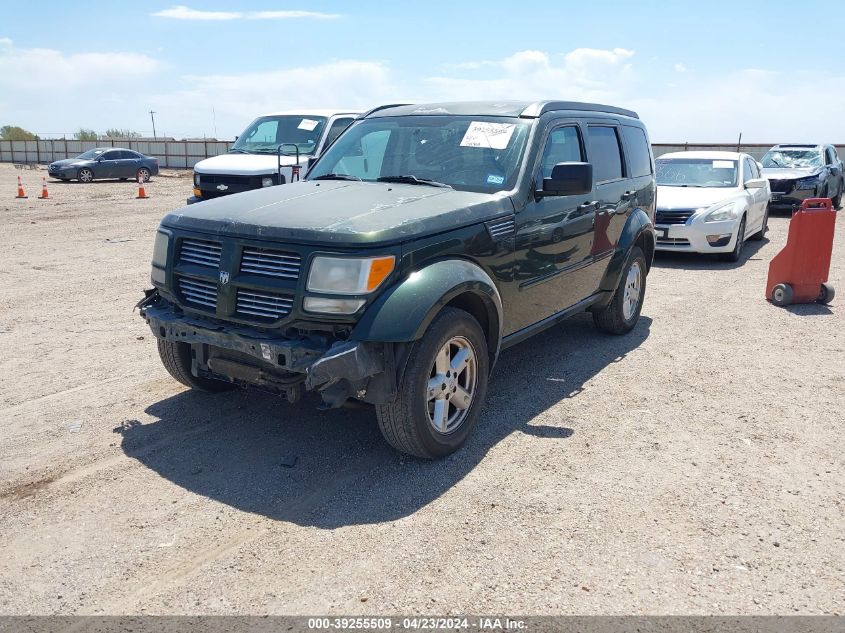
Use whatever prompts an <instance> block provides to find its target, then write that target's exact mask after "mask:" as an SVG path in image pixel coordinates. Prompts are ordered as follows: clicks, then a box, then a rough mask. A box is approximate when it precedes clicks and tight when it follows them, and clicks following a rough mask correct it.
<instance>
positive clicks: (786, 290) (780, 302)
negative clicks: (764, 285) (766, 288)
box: [772, 284, 793, 307]
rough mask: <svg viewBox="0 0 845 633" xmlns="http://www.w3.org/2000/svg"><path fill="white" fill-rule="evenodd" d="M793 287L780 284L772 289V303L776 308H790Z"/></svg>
mask: <svg viewBox="0 0 845 633" xmlns="http://www.w3.org/2000/svg"><path fill="white" fill-rule="evenodd" d="M792 297H793V293H792V286H790V285H789V284H778V285H777V286H775V287H774V288H772V303H774V304H775V305H776V306H781V307H783V306H788V305H789V304H790V303H792Z"/></svg>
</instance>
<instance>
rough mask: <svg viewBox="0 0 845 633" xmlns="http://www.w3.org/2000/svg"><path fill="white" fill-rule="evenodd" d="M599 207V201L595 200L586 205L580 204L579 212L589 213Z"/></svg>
mask: <svg viewBox="0 0 845 633" xmlns="http://www.w3.org/2000/svg"><path fill="white" fill-rule="evenodd" d="M597 206H599V201H598V200H593V201H591V202H585V203H584V204H579V205H578V210H579V211H589V210H590V209H595V208H596V207H597Z"/></svg>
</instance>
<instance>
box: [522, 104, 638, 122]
mask: <svg viewBox="0 0 845 633" xmlns="http://www.w3.org/2000/svg"><path fill="white" fill-rule="evenodd" d="M556 110H582V111H585V112H604V113H606V114H619V115H622V116H629V117H631V118H633V119H639V118H640V117H639V115H638V114H637V113H636V112H634V111H633V110H626V109H625V108H617V107H615V106H608V105H601V104H599V103H582V102H580V101H539V102H537V103H534V104H532V105H530V106H528V107H527V108H525V110H523V111H522V114H521V115H520V116H523V117H531V118H535V117H539V116H542V115H543V114H545V113H546V112H554V111H556Z"/></svg>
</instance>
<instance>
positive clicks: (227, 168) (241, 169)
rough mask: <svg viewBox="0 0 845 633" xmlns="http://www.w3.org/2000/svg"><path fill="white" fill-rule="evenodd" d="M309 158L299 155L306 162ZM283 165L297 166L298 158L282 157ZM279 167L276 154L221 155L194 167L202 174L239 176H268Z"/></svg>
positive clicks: (202, 161)
mask: <svg viewBox="0 0 845 633" xmlns="http://www.w3.org/2000/svg"><path fill="white" fill-rule="evenodd" d="M307 158H308V156H307V155H305V154H300V155H299V160H300V161H301V162H304V161H305V160H306V159H307ZM282 165H283V166H290V165H296V156H282ZM278 167H279V158H278V156H277V155H276V154H239V153H235V154H220V156H213V157H211V158H206V159H205V160H201V161H200V162H198V163H197V164H196V165H194V171H195V172H198V173H200V174H233V175H238V176H262V175H264V176H266V175H270V174H275V173H276V170H277V169H278Z"/></svg>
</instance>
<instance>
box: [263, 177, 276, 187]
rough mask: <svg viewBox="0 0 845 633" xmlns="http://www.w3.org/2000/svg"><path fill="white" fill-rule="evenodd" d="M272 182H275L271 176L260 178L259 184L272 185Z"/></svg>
mask: <svg viewBox="0 0 845 633" xmlns="http://www.w3.org/2000/svg"><path fill="white" fill-rule="evenodd" d="M274 184H276V183H274V182H273V179H272V178H262V179H261V186H262V187H272V186H273V185H274Z"/></svg>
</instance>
